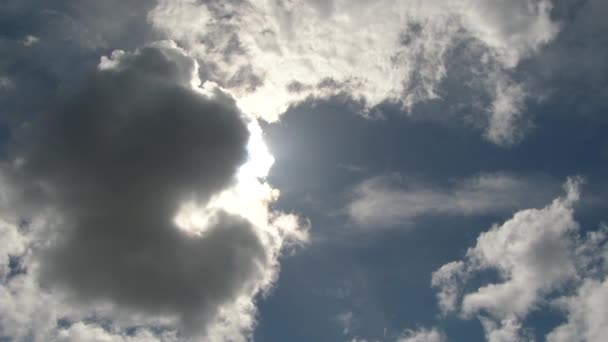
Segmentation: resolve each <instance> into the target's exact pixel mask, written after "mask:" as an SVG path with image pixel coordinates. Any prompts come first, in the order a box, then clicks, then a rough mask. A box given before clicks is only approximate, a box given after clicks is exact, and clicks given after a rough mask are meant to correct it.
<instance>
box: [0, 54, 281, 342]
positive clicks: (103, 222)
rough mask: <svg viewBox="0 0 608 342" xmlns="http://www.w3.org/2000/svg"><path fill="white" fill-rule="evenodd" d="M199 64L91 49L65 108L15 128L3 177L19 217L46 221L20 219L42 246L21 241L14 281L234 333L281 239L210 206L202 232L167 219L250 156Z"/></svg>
mask: <svg viewBox="0 0 608 342" xmlns="http://www.w3.org/2000/svg"><path fill="white" fill-rule="evenodd" d="M196 71H197V64H196V62H195V61H194V60H192V59H191V58H189V57H188V56H187V55H186V54H185V53H184V52H183V51H182V50H180V49H178V48H176V47H175V46H174V44H172V43H170V42H160V43H155V44H152V45H150V46H147V47H144V48H142V49H139V50H137V51H136V52H134V53H126V52H122V51H117V52H115V53H114V54H113V55H112V57H111V58H105V57H104V58H102V62H101V63H100V65H99V69H98V70H97V71H96V72H95V73H94V74H93V75H91V76H90V77H89V78H88V79H87V80H86V81H85V82H84V84H83V86H82V87H81V89H80V90H79V91H77V92H76V93H75V94H74V95H73V96H72V97H71V99H69V100H68V101H67V103H66V104H65V105H64V106H63V107H62V108H60V109H59V110H56V111H53V112H51V113H49V114H48V115H46V116H43V117H39V118H37V119H36V120H35V121H33V122H31V123H28V124H25V125H24V126H23V127H22V129H20V130H19V133H18V134H17V135H18V137H19V138H17V139H16V141H15V142H13V144H12V147H11V149H10V151H11V155H13V158H12V160H11V161H10V162H6V163H4V164H3V169H2V175H3V183H4V184H3V186H4V187H7V188H10V189H12V192H11V194H12V195H11V196H10V197H9V198H8V199H7V200H8V201H9V202H10V203H9V204H10V205H11V206H13V207H16V208H18V209H19V210H18V212H19V214H21V215H22V218H21V219H22V220H25V221H23V222H33V221H35V220H38V221H41V222H43V223H42V224H41V226H40V227H38V228H33V227H31V229H32V230H33V229H37V231H35V232H33V234H34V236H35V238H36V239H37V240H38V242H41V243H40V244H39V245H36V246H29V247H30V248H32V253H31V255H30V256H29V257H27V265H29V266H31V267H30V269H29V270H28V274H25V275H23V276H24V277H27V276H31V275H32V274H36V275H37V277H38V281H39V282H40V285H41V286H42V288H51V289H54V290H53V291H55V292H56V293H58V294H62V297H65V298H66V299H67V300H68V302H72V303H74V305H76V306H78V304H76V303H81V304H84V305H97V304H100V305H101V306H100V307H110V308H112V309H111V312H114V314H113V315H114V316H115V317H114V318H117V317H123V316H125V315H126V316H132V317H144V319H143V320H140V321H139V324H141V323H142V322H143V323H144V324H146V322H148V323H149V322H157V323H158V322H164V323H167V322H168V323H169V324H170V326H175V327H176V328H177V329H178V330H179V331H180V334H183V336H182V337H188V336H208V337H209V336H211V335H210V334H212V333H215V334H220V335H218V336H224V335H222V334H233V336H232V337H231V338H232V339H235V340H238V339H240V338H243V336H242V335H239V334H240V333H241V332H242V330H247V329H250V328H251V327H252V324H253V317H252V315H253V314H254V312H255V307H252V306H251V301H252V300H253V297H254V296H255V295H256V294H257V293H258V292H259V291H261V290H262V289H263V288H266V287H267V286H268V285H269V284H270V282H271V281H272V280H273V279H274V278H275V272H276V271H277V266H278V263H277V257H278V255H279V252H280V249H281V241H282V238H283V237H284V236H285V234H283V235H281V234H280V233H278V232H277V231H273V230H271V229H270V228H268V227H260V226H258V225H256V223H253V222H252V221H250V220H249V219H248V218H245V217H244V216H240V215H238V214H236V213H228V212H227V211H225V210H222V209H221V208H215V209H214V210H212V211H211V213H208V216H209V217H208V221H207V223H206V225H205V227H204V228H205V229H204V231H197V232H194V230H192V231H188V230H187V228H189V227H183V226H178V224H177V223H176V216H177V215H178V213H179V211H180V209H181V208H182V207H183V205H184V203H196V204H198V205H199V206H204V205H205V204H206V203H208V202H209V201H210V200H211V199H212V198H214V197H216V196H218V195H219V194H220V193H221V192H222V191H225V190H226V189H229V188H231V187H233V186H235V184H236V183H237V179H236V174H237V171H238V170H239V168H240V167H241V166H242V165H243V164H244V163H245V162H246V160H247V152H248V151H247V143H248V141H249V136H250V133H249V130H248V127H247V120H246V118H245V117H244V116H243V114H242V113H241V112H240V111H239V109H238V108H237V107H236V105H235V103H234V100H233V99H232V98H231V97H230V96H228V95H226V94H224V93H222V92H221V91H220V90H218V89H216V88H214V89H209V88H208V87H207V88H199V87H193V85H195V86H198V84H199V83H200V82H199V81H198V80H197V77H196ZM49 213H52V214H49ZM45 215H46V216H45ZM275 216H280V215H278V214H276V215H275ZM26 225H27V224H26ZM284 225H285V223H284ZM276 229H278V228H276ZM273 234H274V235H273ZM270 235H272V236H270ZM273 239H274V240H273ZM17 240H19V239H17ZM24 244H25V243H24ZM19 250H23V248H19ZM7 281H8V283H7V284H10V283H11V281H12V280H11V279H8V280H7ZM13 283H14V282H13ZM108 305H109V306H108ZM24 310H25V309H24ZM231 310H232V311H231ZM226 315H227V316H226ZM218 319H219V320H220V321H222V320H224V325H230V324H231V322H230V320H231V319H232V320H235V321H237V322H236V323H234V324H235V326H236V327H235V328H234V329H235V330H236V332H224V333H217V332H213V331H211V330H210V329H211V326H212V325H213V324H216V323H217V322H218ZM126 321H128V320H126ZM226 321H227V322H228V323H226ZM119 326H120V324H119ZM86 327H87V326H86V325H83V326H80V327H79V329H81V330H82V329H85V328H86ZM91 329H92V330H90V333H92V332H93V331H95V329H99V328H98V327H95V326H93V328H91ZM227 329H229V328H227ZM66 331H67V330H64V331H63V332H62V333H60V334H59V335H61V334H63V335H65V334H66ZM87 331H89V330H87ZM209 338H211V337H209ZM214 338H216V339H224V338H225V337H219V338H218V337H217V336H216V337H214Z"/></svg>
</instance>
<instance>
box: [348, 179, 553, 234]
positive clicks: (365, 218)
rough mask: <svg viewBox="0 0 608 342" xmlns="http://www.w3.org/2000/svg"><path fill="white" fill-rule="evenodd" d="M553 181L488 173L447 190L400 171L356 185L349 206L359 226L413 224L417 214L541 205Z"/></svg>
mask: <svg viewBox="0 0 608 342" xmlns="http://www.w3.org/2000/svg"><path fill="white" fill-rule="evenodd" d="M552 183H553V182H552V181H550V180H548V179H543V178H538V179H535V178H524V177H518V176H515V175H510V174H507V173H486V174H479V175H477V176H474V177H471V178H468V179H463V180H460V181H457V182H454V183H453V184H451V185H450V186H449V187H447V188H442V187H438V186H433V185H429V184H425V183H423V182H419V181H416V180H411V181H407V180H404V179H402V178H401V177H399V176H396V175H393V176H379V177H374V178H370V179H368V180H365V181H363V182H362V183H360V184H359V185H357V186H356V187H355V188H354V191H353V198H352V201H351V202H350V204H349V205H348V207H347V209H346V210H347V212H348V215H349V216H350V218H351V219H352V221H353V222H354V223H356V224H358V225H360V226H390V225H397V224H408V223H410V222H411V221H412V220H414V219H416V218H418V217H421V216H428V215H437V214H440V215H479V214H496V213H504V212H508V211H511V210H514V209H518V208H522V207H524V206H528V205H529V206H535V205H540V204H541V203H543V202H544V201H545V200H546V199H547V198H549V196H551V193H550V190H549V189H551V187H553V185H555V184H552ZM555 188H557V186H556V185H555Z"/></svg>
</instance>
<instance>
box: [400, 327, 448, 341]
mask: <svg viewBox="0 0 608 342" xmlns="http://www.w3.org/2000/svg"><path fill="white" fill-rule="evenodd" d="M445 340H446V339H445V336H444V335H443V334H442V333H441V332H439V331H438V330H437V329H435V328H433V329H425V328H420V329H418V330H406V331H405V332H404V333H403V335H402V336H401V337H400V338H399V339H398V340H397V342H444V341H445Z"/></svg>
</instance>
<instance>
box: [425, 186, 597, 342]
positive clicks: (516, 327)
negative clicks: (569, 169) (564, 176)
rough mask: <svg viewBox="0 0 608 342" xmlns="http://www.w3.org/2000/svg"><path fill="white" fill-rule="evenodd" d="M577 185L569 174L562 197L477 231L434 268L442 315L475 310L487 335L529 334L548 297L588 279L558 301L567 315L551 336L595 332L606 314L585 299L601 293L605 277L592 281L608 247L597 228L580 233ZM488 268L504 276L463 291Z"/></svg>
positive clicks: (512, 336) (493, 338) (517, 337)
mask: <svg viewBox="0 0 608 342" xmlns="http://www.w3.org/2000/svg"><path fill="white" fill-rule="evenodd" d="M580 183H581V181H580V180H579V179H569V180H568V182H567V183H566V185H565V190H566V194H565V195H564V196H562V197H559V198H557V199H555V200H554V201H553V202H552V203H551V204H549V205H548V206H546V207H544V208H542V209H527V210H522V211H519V212H517V213H516V214H515V215H513V217H512V218H511V219H510V220H508V221H506V222H505V223H503V224H502V225H494V226H493V227H492V228H491V229H490V230H489V231H487V232H484V233H482V234H481V235H480V236H479V237H478V239H477V243H476V245H475V246H474V247H472V248H469V250H468V251H467V254H466V258H465V259H464V260H462V261H456V262H452V263H448V264H446V265H444V266H443V267H441V268H440V269H439V270H437V271H436V272H435V273H434V274H433V277H432V285H433V287H435V288H437V289H438V290H439V293H438V296H437V297H438V301H439V306H440V308H441V309H442V311H443V313H444V314H445V313H448V312H451V311H459V312H460V314H461V315H462V316H463V317H465V318H471V317H474V316H477V317H478V318H479V319H480V320H481V322H482V325H483V327H484V331H485V333H486V338H487V340H488V341H522V340H527V339H532V338H531V337H528V336H527V334H526V332H525V331H522V330H523V329H522V323H523V321H524V319H525V318H526V317H527V315H528V314H529V313H530V312H532V311H535V310H537V309H538V308H539V307H540V306H541V305H543V304H544V303H546V297H547V296H548V295H550V294H552V293H556V292H557V293H560V292H559V291H563V290H565V289H566V287H565V285H567V284H576V283H577V282H578V281H579V280H580V279H583V278H584V279H585V280H584V281H583V285H582V287H580V288H579V290H578V291H579V295H577V296H575V297H572V298H563V299H561V301H560V302H561V303H562V307H563V308H564V309H565V310H566V311H568V312H569V318H570V320H569V322H568V323H566V324H565V325H563V326H562V327H560V328H558V329H557V330H556V331H554V332H553V333H551V335H550V338H553V339H554V340H555V341H562V340H563V341H565V340H568V338H567V337H569V336H574V335H572V334H573V333H575V334H579V335H580V334H583V335H584V334H588V335H589V336H591V337H590V338H592V337H593V336H596V335H595V334H597V327H599V326H601V324H602V323H601V322H602V320H604V319H605V317H606V315H605V314H604V313H602V312H601V311H597V310H596V308H599V307H595V306H587V305H588V303H592V302H587V301H586V299H587V298H589V296H596V297H597V298H596V299H602V298H603V296H604V294H602V290H601V285H600V283H599V282H596V281H591V279H593V278H592V277H596V276H598V275H601V276H600V277H603V275H602V274H605V272H606V268H605V267H604V266H603V265H605V260H604V257H605V250H602V249H601V246H602V244H603V242H604V241H605V240H606V234H605V231H598V232H591V233H588V234H587V235H585V236H584V238H580V237H579V233H578V231H579V226H578V223H577V222H576V221H575V220H574V210H573V206H574V204H575V203H576V202H577V201H578V199H579V196H580V192H579V187H580ZM594 265H595V266H594ZM597 265H600V266H597ZM488 271H495V272H497V274H498V276H499V279H500V280H499V281H497V282H493V283H489V284H486V285H482V286H480V287H479V288H477V289H476V290H473V291H472V292H468V290H466V289H467V287H466V285H467V284H468V283H469V281H470V280H471V279H472V278H475V277H477V278H476V279H480V278H479V277H481V276H482V275H483V274H484V272H488ZM481 279H483V278H481ZM583 296H584V297H583ZM582 298H585V299H582ZM593 303H595V302H593ZM600 310H601V309H600ZM585 320H589V321H585ZM598 320H599V321H598ZM583 321H584V322H587V323H588V324H586V323H583V324H585V325H584V327H583V325H582V324H581V323H580V322H583ZM576 329H580V330H578V331H577V330H576ZM560 338H562V339H560ZM564 338H565V339H564ZM532 340H533V339H532ZM590 341H592V340H590Z"/></svg>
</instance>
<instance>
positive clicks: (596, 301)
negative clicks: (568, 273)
mask: <svg viewBox="0 0 608 342" xmlns="http://www.w3.org/2000/svg"><path fill="white" fill-rule="evenodd" d="M558 302H559V305H560V306H561V307H562V308H563V309H564V310H565V311H566V312H567V313H568V317H567V321H566V323H564V324H562V325H560V326H559V327H557V328H555V330H553V331H552V332H551V333H549V335H548V336H547V341H548V342H566V341H581V342H582V341H587V342H600V341H603V340H604V339H606V336H607V335H606V334H608V312H606V303H608V280H605V279H604V280H603V281H601V280H594V279H588V280H585V281H584V283H583V284H582V285H581V286H580V288H579V289H578V290H577V293H576V294H575V295H574V296H572V297H564V298H561V299H560V300H559V301H558Z"/></svg>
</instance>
